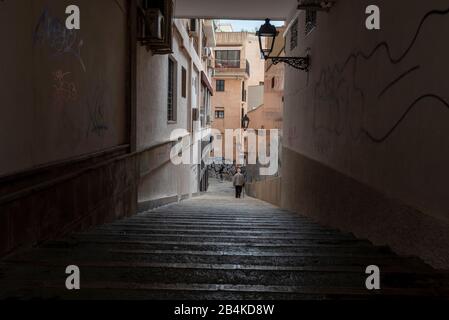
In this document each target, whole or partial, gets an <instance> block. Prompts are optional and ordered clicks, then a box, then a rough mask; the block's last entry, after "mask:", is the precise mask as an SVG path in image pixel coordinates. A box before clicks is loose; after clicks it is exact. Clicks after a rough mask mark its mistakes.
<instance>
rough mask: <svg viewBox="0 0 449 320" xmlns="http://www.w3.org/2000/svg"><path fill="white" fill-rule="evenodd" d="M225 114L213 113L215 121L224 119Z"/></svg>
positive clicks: (219, 111)
mask: <svg viewBox="0 0 449 320" xmlns="http://www.w3.org/2000/svg"><path fill="white" fill-rule="evenodd" d="M224 116H225V112H224V110H217V111H215V119H224Z"/></svg>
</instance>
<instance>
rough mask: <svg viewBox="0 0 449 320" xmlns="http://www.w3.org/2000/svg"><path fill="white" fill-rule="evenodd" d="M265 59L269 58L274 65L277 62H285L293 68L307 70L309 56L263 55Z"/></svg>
mask: <svg viewBox="0 0 449 320" xmlns="http://www.w3.org/2000/svg"><path fill="white" fill-rule="evenodd" d="M265 59H270V60H271V61H272V62H273V64H274V65H276V64H279V63H286V64H288V65H289V66H291V67H293V68H295V69H299V70H304V71H309V66H310V56H306V57H265Z"/></svg>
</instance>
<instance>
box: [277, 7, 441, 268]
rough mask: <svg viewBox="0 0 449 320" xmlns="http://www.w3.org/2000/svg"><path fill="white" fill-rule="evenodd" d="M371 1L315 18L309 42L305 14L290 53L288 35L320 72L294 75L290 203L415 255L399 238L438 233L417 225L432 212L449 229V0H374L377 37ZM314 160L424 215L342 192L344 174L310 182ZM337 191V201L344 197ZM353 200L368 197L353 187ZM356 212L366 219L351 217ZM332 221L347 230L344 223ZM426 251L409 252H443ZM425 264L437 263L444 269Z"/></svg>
mask: <svg viewBox="0 0 449 320" xmlns="http://www.w3.org/2000/svg"><path fill="white" fill-rule="evenodd" d="M370 4H371V3H369V2H368V1H357V3H355V2H354V1H348V0H340V1H338V2H337V4H336V5H335V7H334V8H332V10H331V11H330V13H324V12H319V13H318V22H317V26H316V28H315V29H314V30H313V31H312V32H311V33H310V34H309V35H307V36H306V35H305V30H304V29H305V28H304V26H305V16H304V12H302V13H301V14H300V16H299V28H298V31H299V39H298V40H299V41H298V42H299V45H298V47H297V48H295V49H294V50H290V37H291V34H288V35H287V39H286V40H287V49H288V52H287V55H288V56H299V55H305V54H307V53H309V54H310V55H311V59H312V66H311V69H310V72H309V73H308V74H306V73H303V72H299V71H296V70H294V69H291V68H287V76H286V84H285V86H286V94H285V114H284V134H283V135H284V147H285V148H286V149H287V152H285V153H284V155H285V159H284V160H285V161H284V167H283V169H284V171H283V190H285V193H284V195H283V205H284V206H286V207H290V208H296V209H298V210H299V209H304V210H307V211H309V212H307V213H308V214H314V213H313V212H314V211H315V212H316V213H317V215H320V216H321V219H322V220H326V218H325V217H326V215H331V213H332V214H336V213H337V212H338V213H339V217H340V225H344V226H345V227H347V228H352V229H354V230H357V231H360V234H361V235H364V236H367V235H368V236H369V237H370V238H372V239H375V240H379V241H382V240H384V242H387V243H388V244H393V245H395V246H396V247H398V248H400V250H403V251H407V246H405V245H401V241H403V240H404V241H405V238H406V237H409V236H410V235H412V237H414V236H413V232H410V231H411V230H415V231H416V232H415V234H420V236H422V237H429V236H430V235H431V234H432V233H433V232H434V231H435V230H436V229H432V228H433V227H426V228H424V227H422V228H420V230H418V231H417V230H416V228H417V227H418V226H423V225H424V224H423V221H424V220H425V219H427V218H426V217H428V218H429V219H431V220H432V221H427V220H426V221H427V222H428V224H429V225H433V226H434V227H435V228H436V226H446V227H447V226H449V200H448V199H449V188H448V187H447V186H448V185H447V183H448V181H449V169H448V167H447V164H448V163H449V129H448V128H449V127H448V123H449V95H448V92H449V85H448V82H447V69H448V62H447V56H448V55H449V45H448V42H447V41H446V36H445V35H446V33H447V31H448V30H449V5H448V3H447V1H443V0H432V1H426V2H423V1H410V2H409V1H407V2H406V1H377V3H376V4H377V5H379V7H380V8H381V28H382V29H381V30H380V31H368V30H367V29H366V28H365V19H366V17H367V16H366V15H365V8H366V7H367V6H368V5H370ZM288 155H290V156H289V158H288ZM298 157H300V158H301V159H302V160H300V159H299V158H298ZM306 163H309V164H310V168H309V167H307V168H309V169H310V170H318V169H317V168H318V167H320V166H321V167H322V168H323V171H322V172H323V173H324V172H327V171H326V170H328V169H329V170H332V171H335V172H337V173H338V174H342V175H341V176H340V175H338V176H339V177H340V178H339V179H343V178H342V177H347V179H349V180H348V181H351V183H350V184H351V185H352V186H353V187H354V188H355V189H356V188H357V184H358V183H359V184H360V185H364V186H367V187H368V188H370V190H373V191H372V192H378V193H379V195H382V196H384V197H386V198H391V199H395V201H396V202H397V203H398V204H402V205H405V206H409V207H410V208H413V210H418V211H419V212H421V217H422V219H421V220H420V219H416V220H413V219H414V218H413V219H412V217H415V216H416V215H415V213H416V212H415V211H413V212H414V213H413V214H411V213H410V212H411V211H410V210H412V209H410V208H409V209H405V208H403V207H402V209H401V208H399V207H393V206H391V207H390V209H389V212H387V210H384V209H385V208H383V209H380V208H381V207H382V205H381V204H380V203H377V204H376V205H377V206H378V208H377V209H376V208H375V207H372V205H369V206H368V205H367V204H368V203H369V202H367V203H366V206H365V207H364V206H362V205H361V203H362V202H361V201H359V202H357V201H358V199H357V197H356V196H352V195H351V194H346V195H342V194H340V192H337V191H338V188H339V186H338V183H336V185H331V183H332V181H337V180H338V179H334V180H332V179H330V178H329V179H327V178H326V175H325V174H322V175H321V174H318V173H317V175H313V174H312V173H311V171H310V170H309V171H307V170H305V167H301V166H302V165H304V166H306ZM312 163H315V164H317V165H315V164H313V165H312ZM318 164H319V165H318ZM336 176H337V174H336ZM312 179H313V181H312ZM345 179H346V178H345ZM348 183H349V182H348ZM341 184H343V181H341ZM312 186H313V188H314V189H313V192H314V193H313V194H308V196H309V198H310V199H309V200H308V199H306V198H305V195H304V194H305V192H312ZM332 188H335V189H334V192H332V191H331V190H332ZM349 190H351V188H348V190H346V191H348V192H351V191H349ZM302 191H305V192H302ZM340 191H341V190H340ZM332 194H335V195H337V194H339V196H340V198H339V199H340V200H339V199H337V198H335V199H334V198H332ZM355 194H359V193H358V192H356V190H354V195H355ZM324 195H325V197H324ZM320 196H321V198H320ZM327 197H329V198H327ZM341 197H344V198H341ZM320 199H321V200H320ZM324 201H328V208H325V207H326V205H324V204H322V203H321V202H324ZM379 201H380V200H379ZM312 202H314V203H312ZM359 205H360V206H359ZM351 206H352V208H351ZM356 207H357V209H360V210H358V213H356V212H355V210H353V209H354V208H356ZM363 208H365V209H363ZM339 210H340V211H339ZM382 210H383V211H382ZM353 211H354V212H353ZM363 211H366V212H363ZM326 212H327V213H326ZM407 212H409V213H407ZM352 213H354V215H355V214H358V215H359V217H356V216H351V214H352ZM362 217H363V218H362ZM398 217H400V218H398ZM351 219H352V221H353V222H349V220H351ZM346 220H348V221H347V222H344V221H346ZM356 220H357V221H358V222H357V223H359V225H356V224H357V223H356V222H355V221H356ZM379 220H384V221H391V222H392V225H394V226H395V227H397V229H396V230H397V232H396V234H398V238H397V239H392V238H391V237H390V236H388V235H385V234H384V230H382V228H380V226H381V222H380V221H379ZM393 220H394V221H393ZM412 220H413V221H412ZM370 221H371V222H372V223H371V224H373V225H374V226H376V224H375V221H379V224H377V226H379V228H377V229H375V228H374V227H371V229H370V230H369V232H368V231H367V229H368V227H367V226H368V225H369V224H370ZM393 222H394V224H393ZM427 222H426V223H427ZM333 223H335V224H339V222H338V216H336V217H335V219H334V220H333ZM405 229H407V230H405ZM401 233H402V234H401ZM439 234H440V233H439ZM441 234H443V233H441ZM380 235H382V236H380ZM389 237H390V238H389ZM399 238H402V240H401V239H399ZM443 238H444V236H441V237H440V238H439V239H434V240H435V242H434V245H433V246H434V247H435V248H436V247H439V245H442V246H441V247H439V248H440V249H441V250H442V251H444V250H443V249H444V248H445V250H446V252H447V251H448V250H447V245H446V246H444V245H443V242H442V239H443ZM416 242H417V244H418V245H419V243H423V241H421V240H420V239H416ZM446 243H447V242H446ZM408 246H409V247H410V248H411V247H412V245H411V244H410V245H408ZM426 246H427V247H426V249H425V248H423V247H421V248H416V245H415V246H414V247H415V249H416V250H414V249H411V250H408V253H411V254H420V255H423V254H424V255H425V252H426V250H427V252H428V253H430V251H432V250H433V249H434V248H431V247H430V246H429V243H426ZM437 251H438V250H437ZM438 254H439V253H437V254H435V255H438ZM427 258H429V259H430V260H431V261H432V262H435V263H436V264H439V265H445V263H447V262H444V261H443V262H442V261H436V260H435V259H434V258H435V257H433V258H432V257H430V256H428V257H427ZM448 261H449V260H448ZM447 265H449V264H447Z"/></svg>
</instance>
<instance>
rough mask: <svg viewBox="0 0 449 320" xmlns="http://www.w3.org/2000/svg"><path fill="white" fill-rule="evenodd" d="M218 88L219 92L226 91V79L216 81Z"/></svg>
mask: <svg viewBox="0 0 449 320" xmlns="http://www.w3.org/2000/svg"><path fill="white" fill-rule="evenodd" d="M215 86H216V90H217V91H218V92H224V91H225V81H224V80H217V81H216V83H215Z"/></svg>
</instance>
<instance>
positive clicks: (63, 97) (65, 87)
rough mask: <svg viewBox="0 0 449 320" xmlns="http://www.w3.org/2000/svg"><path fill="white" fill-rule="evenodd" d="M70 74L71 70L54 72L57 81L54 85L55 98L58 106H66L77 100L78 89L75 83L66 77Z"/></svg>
mask: <svg viewBox="0 0 449 320" xmlns="http://www.w3.org/2000/svg"><path fill="white" fill-rule="evenodd" d="M70 74H71V73H70V72H63V71H61V70H58V71H56V72H54V73H53V79H54V82H55V84H54V85H53V88H54V94H53V95H54V96H53V98H54V101H55V104H56V105H57V106H64V105H65V104H67V103H68V102H70V101H75V100H77V98H78V90H77V89H76V85H75V83H74V82H71V81H68V80H67V79H66V78H67V77H68V76H69V75H70Z"/></svg>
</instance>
